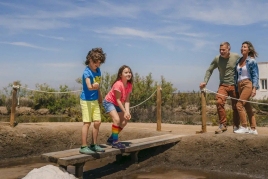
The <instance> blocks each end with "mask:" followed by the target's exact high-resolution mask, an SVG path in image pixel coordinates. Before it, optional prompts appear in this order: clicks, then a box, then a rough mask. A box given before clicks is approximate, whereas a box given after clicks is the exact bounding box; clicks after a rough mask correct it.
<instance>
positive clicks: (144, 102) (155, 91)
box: [130, 89, 162, 109]
mask: <svg viewBox="0 0 268 179" xmlns="http://www.w3.org/2000/svg"><path fill="white" fill-rule="evenodd" d="M160 90H162V89H160ZM156 91H157V90H155V91H154V92H153V93H152V94H151V96H150V97H149V98H147V99H146V100H144V101H143V102H141V103H140V104H137V105H135V106H131V107H130V109H132V108H135V107H137V106H139V105H141V104H143V103H145V102H146V101H148V100H149V99H150V98H151V97H152V96H153V95H154V94H155V92H156Z"/></svg>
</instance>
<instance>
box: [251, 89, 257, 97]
mask: <svg viewBox="0 0 268 179" xmlns="http://www.w3.org/2000/svg"><path fill="white" fill-rule="evenodd" d="M254 96H256V88H253V89H252V92H251V97H254Z"/></svg>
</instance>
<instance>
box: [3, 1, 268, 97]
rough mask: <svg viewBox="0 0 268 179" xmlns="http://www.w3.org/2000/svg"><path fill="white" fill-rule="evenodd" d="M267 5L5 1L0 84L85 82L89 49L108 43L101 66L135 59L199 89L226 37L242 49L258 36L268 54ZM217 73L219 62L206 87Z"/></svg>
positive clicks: (136, 67)
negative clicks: (78, 79) (86, 59)
mask: <svg viewBox="0 0 268 179" xmlns="http://www.w3.org/2000/svg"><path fill="white" fill-rule="evenodd" d="M267 9H268V1H266V0H235V1H233V0H224V1H220V0H165V1H161V0H146V1H145V0H128V1H125V0H106V1H105V0H99V1H97V0H90V1H88V0H57V1H55V0H38V1H35V0H23V1H21V0H12V1H9V0H0V90H2V89H3V87H6V86H8V84H10V83H13V81H17V80H19V81H20V82H21V84H22V85H27V86H28V88H32V89H35V86H36V84H44V83H46V84H48V85H49V86H51V87H53V88H58V87H59V86H60V85H67V86H68V87H69V88H70V89H73V90H76V89H80V87H81V86H80V84H78V83H77V82H76V81H75V80H76V79H77V78H80V77H81V76H82V73H83V71H84V69H85V66H84V61H85V58H86V55H87V53H88V51H89V50H91V49H92V48H95V47H101V48H102V49H103V50H104V52H105V53H106V56H107V58H106V62H105V63H104V64H102V66H101V71H102V73H105V72H107V73H110V74H116V73H117V71H118V69H119V67H120V66H122V65H128V66H130V67H131V69H132V71H133V73H137V74H139V75H140V76H142V77H145V76H147V75H149V74H150V73H151V74H152V76H153V79H154V80H155V81H157V82H160V79H161V76H162V77H164V78H165V80H166V81H168V82H171V83H172V84H173V86H174V87H175V88H177V90H178V91H185V92H187V91H193V90H195V91H198V90H199V84H200V82H202V81H203V80H204V75H205V72H206V70H207V68H208V67H209V65H210V63H211V61H212V60H213V59H214V57H215V56H216V55H218V54H219V44H220V43H221V42H223V41H228V42H229V43H230V44H231V51H232V52H236V53H238V54H240V47H241V44H242V42H244V41H246V40H248V41H251V42H252V43H253V45H254V47H255V49H256V51H257V52H258V53H259V57H258V58H257V59H256V60H257V61H258V62H265V61H268V49H267V47H268V35H267V33H268V11H267ZM218 78H219V75H218V70H217V69H216V70H214V72H213V75H212V76H211V78H210V81H209V82H208V85H207V88H208V89H210V90H214V91H215V90H217V88H218V84H219V79H218Z"/></svg>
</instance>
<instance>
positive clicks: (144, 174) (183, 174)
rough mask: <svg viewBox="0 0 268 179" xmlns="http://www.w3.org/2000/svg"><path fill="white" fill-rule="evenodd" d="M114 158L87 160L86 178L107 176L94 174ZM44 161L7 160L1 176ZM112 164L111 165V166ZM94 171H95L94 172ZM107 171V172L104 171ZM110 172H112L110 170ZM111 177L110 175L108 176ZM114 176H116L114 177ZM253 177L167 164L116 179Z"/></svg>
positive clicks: (19, 174) (24, 172)
mask: <svg viewBox="0 0 268 179" xmlns="http://www.w3.org/2000/svg"><path fill="white" fill-rule="evenodd" d="M113 162H114V158H104V159H102V160H95V161H91V162H87V163H86V164H85V166H84V178H102V177H103V178H107V176H106V175H105V174H101V175H98V176H96V175H94V174H93V173H94V170H95V171H96V172H97V173H98V174H100V173H102V172H103V170H110V169H109V168H114V167H116V165H114V164H112V165H111V163H113ZM49 164H52V163H48V162H45V161H43V160H42V159H41V158H40V157H33V158H26V159H16V160H14V161H5V162H1V164H0V174H1V177H4V178H5V179H13V178H23V177H24V176H26V175H27V174H28V173H29V172H30V171H31V170H33V169H34V168H40V167H42V166H45V165H49ZM109 165H110V167H109ZM92 171H93V173H92ZM68 172H69V173H72V174H74V167H72V166H69V167H68ZM104 173H105V172H104ZM109 174H111V173H110V172H109ZM108 178H109V176H108ZM113 178H114V177H113ZM170 178H172V179H227V178H228V179H253V178H254V177H250V176H245V175H241V174H234V173H220V172H213V171H210V172H202V171H197V170H185V169H179V168H178V169H176V168H172V169H171V168H167V167H165V166H161V167H153V168H149V169H148V168H143V169H142V170H139V171H137V172H134V174H131V175H125V176H124V177H116V179H170Z"/></svg>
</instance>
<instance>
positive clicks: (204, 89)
mask: <svg viewBox="0 0 268 179" xmlns="http://www.w3.org/2000/svg"><path fill="white" fill-rule="evenodd" d="M202 91H204V92H206V91H209V92H211V93H214V94H217V95H220V96H223V97H226V98H230V99H234V100H237V101H243V102H247V103H255V104H262V105H268V103H259V102H255V101H247V100H243V99H237V98H233V97H231V96H225V95H223V94H219V93H216V92H214V91H211V90H209V89H206V88H203V89H202Z"/></svg>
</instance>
